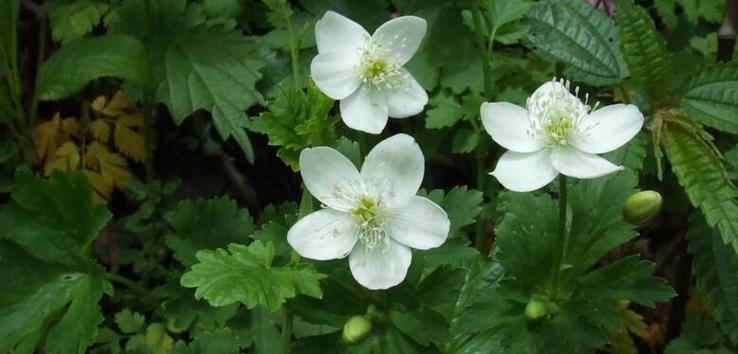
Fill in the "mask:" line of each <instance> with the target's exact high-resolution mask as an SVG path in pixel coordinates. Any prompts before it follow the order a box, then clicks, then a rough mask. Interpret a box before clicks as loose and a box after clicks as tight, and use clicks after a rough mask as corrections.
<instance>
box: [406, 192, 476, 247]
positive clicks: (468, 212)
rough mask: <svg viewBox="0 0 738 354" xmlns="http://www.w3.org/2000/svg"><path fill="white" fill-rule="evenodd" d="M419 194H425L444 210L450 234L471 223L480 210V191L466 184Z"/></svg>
mask: <svg viewBox="0 0 738 354" xmlns="http://www.w3.org/2000/svg"><path fill="white" fill-rule="evenodd" d="M420 195H425V196H426V197H427V198H428V199H430V200H432V201H433V202H435V203H436V204H438V205H439V206H441V208H443V210H445V211H446V213H447V214H448V219H449V221H450V222H451V229H450V231H449V234H450V235H453V234H454V233H455V232H456V231H458V230H459V229H461V228H462V227H464V226H466V225H469V224H471V223H473V222H474V221H475V220H476V217H477V216H478V215H479V213H480V212H481V211H482V206H481V204H482V192H480V191H478V190H475V189H468V188H467V187H466V186H456V187H454V188H451V190H449V191H448V193H444V191H442V190H440V189H434V190H432V191H430V192H427V193H425V194H424V193H422V192H421V193H420Z"/></svg>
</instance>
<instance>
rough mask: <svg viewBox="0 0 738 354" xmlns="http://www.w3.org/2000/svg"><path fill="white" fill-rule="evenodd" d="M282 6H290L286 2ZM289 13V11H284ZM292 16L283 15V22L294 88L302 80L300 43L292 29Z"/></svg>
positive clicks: (297, 86) (300, 83)
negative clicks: (288, 47) (288, 42)
mask: <svg viewBox="0 0 738 354" xmlns="http://www.w3.org/2000/svg"><path fill="white" fill-rule="evenodd" d="M284 6H290V5H289V3H286V4H285V5H284ZM285 13H289V11H285ZM291 17H292V16H290V15H287V16H285V19H284V22H285V24H286V26H287V33H288V34H289V36H290V59H291V60H292V80H293V81H294V84H295V88H298V89H299V88H300V86H301V85H302V82H301V81H302V80H300V43H299V41H298V40H297V39H296V38H295V32H294V30H293V29H292V18H291Z"/></svg>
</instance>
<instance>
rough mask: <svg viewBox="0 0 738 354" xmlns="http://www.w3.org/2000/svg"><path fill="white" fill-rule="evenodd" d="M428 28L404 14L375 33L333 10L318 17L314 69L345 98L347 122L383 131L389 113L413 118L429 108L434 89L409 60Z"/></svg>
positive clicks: (323, 84)
mask: <svg viewBox="0 0 738 354" xmlns="http://www.w3.org/2000/svg"><path fill="white" fill-rule="evenodd" d="M426 27H427V25H426V22H425V20H423V19H422V18H419V17H415V16H402V17H397V18H394V19H392V20H389V21H387V22H385V23H384V24H383V25H381V26H379V28H377V30H376V31H375V32H374V34H373V35H369V33H367V31H366V30H365V29H364V28H363V27H361V25H359V24H358V23H356V22H354V21H351V20H350V19H348V18H346V17H344V16H341V15H339V14H337V13H335V12H333V11H328V12H326V13H325V15H323V18H322V19H320V21H318V23H317V24H316V25H315V40H316V42H317V44H318V55H317V56H316V57H315V58H313V61H312V63H311V64H310V73H311V75H312V77H313V81H315V84H316V85H317V86H318V88H319V89H320V90H321V91H322V92H323V93H324V94H326V95H327V96H328V97H330V98H332V99H334V100H340V101H341V103H340V109H341V117H342V119H343V121H344V122H345V123H346V125H348V126H349V127H350V128H352V129H356V130H360V131H363V132H367V133H371V134H379V133H380V132H381V131H382V129H384V126H385V125H387V118H388V117H393V118H407V117H410V116H413V115H416V114H418V113H420V112H421V111H422V110H423V107H424V106H425V105H426V103H428V94H427V93H426V92H425V90H423V88H422V87H421V86H420V85H419V84H418V82H417V81H415V79H414V78H413V76H412V75H411V74H410V73H409V72H408V71H407V70H406V69H405V68H404V67H403V65H405V64H406V63H407V62H408V61H409V60H410V58H412V57H413V55H414V54H415V52H416V51H417V50H418V47H419V46H420V42H421V41H422V39H423V36H424V35H425V30H426Z"/></svg>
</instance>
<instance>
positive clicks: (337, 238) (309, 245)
mask: <svg viewBox="0 0 738 354" xmlns="http://www.w3.org/2000/svg"><path fill="white" fill-rule="evenodd" d="M358 233H359V225H358V223H357V222H356V221H355V220H354V219H353V218H352V217H351V216H350V215H349V214H346V213H344V212H340V211H337V210H333V209H322V210H318V211H316V212H314V213H311V214H308V215H307V216H305V217H304V218H302V219H300V220H299V221H298V222H297V223H296V224H295V225H293V226H292V227H291V228H290V230H289V231H288V232H287V242H288V243H289V244H290V246H292V248H294V249H295V251H297V253H299V254H300V256H303V257H305V258H310V259H315V260H319V261H324V260H328V259H337V258H343V257H346V255H348V254H349V252H351V249H353V248H354V245H355V244H356V240H358Z"/></svg>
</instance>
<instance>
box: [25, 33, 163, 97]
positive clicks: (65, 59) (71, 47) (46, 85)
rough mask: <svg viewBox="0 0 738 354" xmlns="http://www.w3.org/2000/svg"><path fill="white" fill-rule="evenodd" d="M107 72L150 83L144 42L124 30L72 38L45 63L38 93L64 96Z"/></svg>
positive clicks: (43, 95) (46, 95)
mask: <svg viewBox="0 0 738 354" xmlns="http://www.w3.org/2000/svg"><path fill="white" fill-rule="evenodd" d="M104 76H115V77H120V78H124V79H128V80H131V81H135V82H137V83H139V84H143V85H148V84H150V83H151V69H150V68H149V61H148V59H147V57H146V50H145V49H144V46H143V44H141V42H140V41H139V40H137V39H136V38H133V37H131V36H126V35H120V34H107V35H104V36H100V37H92V38H82V39H78V40H76V41H74V42H70V43H69V44H67V45H65V46H64V47H62V48H61V49H59V50H58V51H56V52H55V53H54V54H53V55H51V57H49V59H48V60H47V61H46V62H44V64H43V65H42V66H41V71H40V73H39V78H38V85H37V86H36V94H37V95H38V97H39V98H40V99H42V100H58V99H62V98H65V97H69V96H71V95H73V94H75V93H77V91H79V90H81V89H83V88H84V87H85V85H87V83H88V82H90V81H92V80H94V79H97V78H99V77H104Z"/></svg>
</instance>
